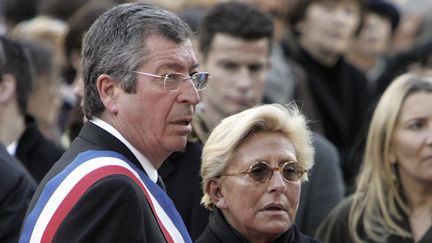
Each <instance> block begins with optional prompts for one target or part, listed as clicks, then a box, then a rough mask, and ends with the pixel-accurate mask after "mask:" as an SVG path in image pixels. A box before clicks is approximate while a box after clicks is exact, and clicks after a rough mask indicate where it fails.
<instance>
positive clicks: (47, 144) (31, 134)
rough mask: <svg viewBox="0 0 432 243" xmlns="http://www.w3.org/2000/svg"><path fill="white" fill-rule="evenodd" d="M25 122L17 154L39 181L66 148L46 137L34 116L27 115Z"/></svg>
mask: <svg viewBox="0 0 432 243" xmlns="http://www.w3.org/2000/svg"><path fill="white" fill-rule="evenodd" d="M25 123H26V127H25V130H24V133H23V134H22V135H21V137H20V138H19V139H18V143H17V148H16V151H15V156H16V157H17V158H18V159H19V160H20V161H21V162H22V163H23V164H24V166H25V167H26V168H27V170H28V171H29V172H30V174H31V175H32V176H33V178H34V179H35V180H36V182H37V183H39V182H40V181H41V180H42V178H43V177H44V176H45V175H46V173H48V171H49V170H50V169H51V167H52V166H53V165H54V163H55V162H56V161H57V160H58V159H60V157H61V156H62V154H63V153H64V150H63V149H62V148H61V147H59V146H58V145H56V144H55V143H54V142H53V141H51V140H48V139H47V138H45V136H44V135H43V134H42V132H41V131H40V130H39V128H38V126H37V123H36V121H35V119H34V118H33V117H32V116H30V115H26V117H25Z"/></svg>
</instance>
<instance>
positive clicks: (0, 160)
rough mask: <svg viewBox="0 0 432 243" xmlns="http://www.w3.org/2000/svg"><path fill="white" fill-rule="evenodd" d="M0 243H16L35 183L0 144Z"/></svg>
mask: <svg viewBox="0 0 432 243" xmlns="http://www.w3.org/2000/svg"><path fill="white" fill-rule="evenodd" d="M0 185H1V187H0V188H1V189H0V242H3V243H16V242H17V241H18V237H19V233H20V229H21V224H22V222H23V220H24V215H25V212H26V210H27V207H28V205H29V203H30V200H31V198H32V196H33V193H34V191H35V189H36V182H35V181H34V180H33V178H32V177H31V175H30V174H29V173H28V171H27V170H26V169H25V168H24V166H23V165H22V164H21V163H20V162H19V161H18V160H16V159H15V158H13V157H12V156H10V155H9V153H8V152H7V151H6V149H5V147H4V146H3V145H2V144H0Z"/></svg>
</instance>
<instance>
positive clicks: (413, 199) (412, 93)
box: [315, 69, 432, 243]
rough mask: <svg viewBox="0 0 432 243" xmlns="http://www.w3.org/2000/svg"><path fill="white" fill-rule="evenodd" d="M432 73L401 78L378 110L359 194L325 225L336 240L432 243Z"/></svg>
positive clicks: (327, 238) (323, 230) (326, 234)
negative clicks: (431, 106)
mask: <svg viewBox="0 0 432 243" xmlns="http://www.w3.org/2000/svg"><path fill="white" fill-rule="evenodd" d="M424 104H432V72H431V70H430V69H426V70H416V71H413V72H408V73H405V74H403V75H401V76H399V77H398V78H396V79H395V80H394V81H393V82H392V83H391V84H390V86H389V87H388V88H387V90H386V91H385V92H384V93H383V95H382V96H381V98H380V100H379V102H378V104H377V107H376V109H375V111H374V113H373V116H372V119H371V122H370V127H369V133H368V136H367V141H366V150H365V154H364V159H363V164H362V167H361V170H360V173H359V174H358V178H357V185H356V190H355V192H354V193H353V194H352V195H351V196H350V197H348V198H346V199H345V200H344V201H342V202H341V203H340V205H338V206H337V207H335V208H334V209H333V210H332V211H331V212H330V213H329V215H328V216H327V218H326V219H325V220H324V221H323V222H322V223H321V225H320V227H319V228H318V230H317V233H316V235H315V236H316V237H317V238H318V239H320V240H322V241H324V242H332V243H354V242H355V243H408V242H410V243H412V242H416V243H429V242H432V221H431V219H432V187H431V185H432V110H431V109H430V106H428V105H424Z"/></svg>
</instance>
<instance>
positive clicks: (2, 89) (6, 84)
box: [0, 74, 16, 104]
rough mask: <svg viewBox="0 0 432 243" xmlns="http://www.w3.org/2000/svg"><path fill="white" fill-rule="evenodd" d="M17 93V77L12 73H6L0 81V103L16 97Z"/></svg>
mask: <svg viewBox="0 0 432 243" xmlns="http://www.w3.org/2000/svg"><path fill="white" fill-rule="evenodd" d="M15 93H16V79H15V77H14V76H13V75H11V74H4V75H3V76H1V81H0V103H1V104H5V103H7V102H9V101H10V100H12V99H14V97H15Z"/></svg>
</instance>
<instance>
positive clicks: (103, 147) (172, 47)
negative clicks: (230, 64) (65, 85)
mask: <svg viewBox="0 0 432 243" xmlns="http://www.w3.org/2000/svg"><path fill="white" fill-rule="evenodd" d="M190 37H191V31H190V29H189V27H188V26H187V25H186V24H185V23H184V22H183V21H181V20H180V19H179V18H178V17H177V16H175V15H174V14H172V13H171V12H169V11H166V10H164V9H161V8H159V7H156V6H154V5H149V4H124V5H119V6H117V7H114V8H113V9H111V10H109V11H107V12H106V13H104V14H103V15H101V16H100V17H99V18H98V20H96V22H95V23H94V24H93V25H92V26H91V28H90V29H89V31H88V32H87V34H86V36H85V37H84V41H83V49H82V58H83V61H82V64H83V81H84V113H85V115H86V117H87V119H88V122H86V124H85V125H84V127H83V128H82V130H81V132H80V134H79V135H78V137H77V138H76V139H75V140H74V141H73V142H72V144H71V146H70V148H69V149H68V150H67V152H66V153H65V154H64V156H63V157H62V158H61V159H60V160H59V161H58V162H57V163H56V165H55V166H54V167H53V169H52V170H51V171H50V172H49V173H48V175H47V176H46V177H45V178H44V180H43V181H42V183H41V186H40V187H39V188H38V190H37V192H36V194H35V197H34V198H33V200H32V202H31V204H30V206H29V210H28V213H27V218H26V221H25V223H24V226H23V229H22V235H21V239H20V242H29V241H37V242H39V241H42V242H45V241H46V242H51V241H53V242H78V241H79V242H191V239H190V237H189V235H188V233H187V230H186V228H185V226H184V224H183V221H182V219H181V218H180V215H179V214H178V212H177V211H176V209H175V207H174V205H173V204H172V201H171V200H170V199H169V198H168V196H167V195H166V193H165V191H164V189H163V183H162V182H161V180H160V179H159V176H158V172H157V170H156V169H157V168H159V167H160V165H161V164H162V162H163V161H164V160H165V159H166V158H167V157H168V156H169V155H170V154H171V153H172V152H173V151H179V150H182V149H183V148H184V147H185V145H186V141H187V136H188V134H189V132H190V131H191V120H192V118H193V116H194V113H195V105H197V104H198V102H199V101H200V97H199V94H198V91H199V90H201V89H204V88H205V86H206V84H207V80H208V78H209V74H208V73H200V72H198V71H197V68H198V60H197V57H196V56H195V54H194V52H193V48H192V44H191V41H190Z"/></svg>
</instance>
